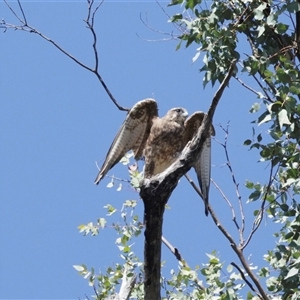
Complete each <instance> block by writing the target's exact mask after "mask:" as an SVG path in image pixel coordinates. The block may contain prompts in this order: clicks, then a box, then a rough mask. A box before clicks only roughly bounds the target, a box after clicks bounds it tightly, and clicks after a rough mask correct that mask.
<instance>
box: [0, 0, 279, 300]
mask: <svg viewBox="0 0 300 300" xmlns="http://www.w3.org/2000/svg"><path fill="white" fill-rule="evenodd" d="M22 3H23V7H24V10H25V13H26V16H27V20H28V23H29V24H31V25H32V26H34V27H36V28H37V29H38V30H39V31H41V32H43V33H44V34H45V35H47V36H49V37H51V38H52V39H53V40H55V41H56V42H57V43H58V44H59V45H60V46H61V47H63V48H64V49H66V50H67V51H68V52H70V53H71V54H72V55H74V56H76V57H77V58H78V59H79V60H81V61H82V62H84V63H86V64H88V65H90V66H93V64H94V56H93V51H92V36H91V33H90V32H89V30H87V29H86V28H85V23H84V22H83V21H82V20H83V19H85V18H86V14H87V4H86V2H85V1H22ZM167 3H168V2H164V1H162V2H161V5H162V6H163V7H165V8H166V5H167ZM206 3H207V5H210V3H209V2H206ZM10 4H11V5H12V6H13V7H14V8H16V9H17V4H16V2H10ZM166 11H167V13H168V14H170V15H171V14H172V13H174V12H180V7H179V6H178V7H175V8H166ZM140 15H141V16H142V18H143V19H144V20H145V21H146V22H148V24H149V26H150V27H152V28H154V29H155V30H157V31H160V32H166V33H171V32H174V33H175V34H176V33H177V32H176V29H175V28H174V27H173V25H172V24H171V23H168V22H167V20H168V17H167V16H166V15H165V14H164V12H163V11H162V10H161V9H160V7H159V6H158V5H157V3H155V1H130V2H129V1H118V2H117V1H106V3H104V4H103V5H102V6H101V8H100V9H99V11H98V13H97V16H96V23H95V29H96V32H97V36H98V51H99V57H100V73H101V75H102V76H103V78H104V80H105V82H106V84H107V85H108V87H109V88H110V90H111V92H112V93H113V95H114V96H115V98H116V99H117V100H118V101H119V103H120V104H121V105H123V106H125V107H131V106H132V105H133V104H134V103H136V102H137V101H139V100H141V99H144V98H147V97H153V98H155V99H156V100H157V102H158V103H159V112H160V115H164V114H165V113H166V112H167V110H169V109H170V108H172V107H176V106H183V107H185V108H186V109H187V110H188V111H189V113H193V112H194V111H196V110H204V111H206V110H207V109H208V107H209V105H210V102H211V100H212V96H213V94H214V92H215V91H216V89H217V87H218V86H216V87H213V88H211V86H209V85H208V86H207V87H206V89H205V90H204V89H203V85H202V78H203V73H199V68H200V67H201V66H202V59H201V58H199V60H198V61H197V62H196V63H194V64H192V57H193V56H194V54H195V49H196V46H192V47H190V48H189V49H184V47H182V49H180V50H179V51H175V48H176V45H177V44H178V41H174V40H173V41H172V40H170V41H161V40H162V39H168V38H170V36H167V35H163V34H159V33H158V32H154V31H152V30H150V29H149V28H148V27H147V26H145V25H144V24H143V23H142V22H141V20H140ZM0 18H4V19H5V20H6V22H8V23H18V21H17V20H16V19H15V18H14V16H13V15H12V14H11V12H10V11H9V10H8V9H7V7H6V6H5V4H4V2H3V1H1V2H0ZM149 40H155V41H149ZM0 43H1V47H0V54H1V55H0V64H1V72H0V101H1V118H0V130H1V147H0V151H1V155H0V164H1V173H0V174H1V181H0V197H1V199H0V246H1V248H0V249H1V250H0V251H1V252H0V254H1V255H0V299H78V298H81V299H83V298H84V297H85V294H86V295H89V296H90V295H92V294H93V290H92V289H91V287H89V286H88V284H87V281H86V280H84V279H83V278H82V277H81V276H79V275H78V273H77V272H76V271H75V269H74V268H73V267H72V265H76V264H82V263H84V264H86V265H87V266H88V267H94V268H95V269H96V270H97V271H99V270H100V271H105V268H106V267H108V266H110V265H113V264H114V263H116V262H122V260H121V259H120V257H119V254H120V253H119V251H118V249H117V247H116V245H115V239H116V237H117V236H116V234H115V231H114V230H113V229H111V228H107V229H105V230H103V231H101V232H100V234H99V235H98V236H97V237H90V236H88V237H84V236H82V234H80V233H79V232H78V229H77V227H78V226H79V225H80V224H83V223H88V222H90V221H93V222H94V221H96V220H97V218H99V217H106V210H105V209H104V208H103V206H104V205H106V204H107V203H111V204H112V205H114V206H115V207H116V208H117V209H121V207H122V202H123V201H124V200H126V199H136V200H138V199H139V196H138V194H136V193H134V192H133V191H132V189H131V188H130V187H129V186H127V185H126V184H125V186H124V187H123V190H122V191H121V192H117V191H116V188H112V189H108V188H106V185H107V183H108V182H109V181H110V180H109V179H104V180H103V182H101V184H100V185H99V186H95V185H94V184H93V180H94V179H95V176H96V174H97V168H96V165H95V161H98V162H99V163H100V164H101V162H102V160H103V159H104V158H105V155H106V152H107V150H108V148H109V146H110V144H111V142H112V140H113V138H114V136H115V134H116V132H117V131H118V128H119V127H120V125H121V124H122V122H123V120H124V118H125V113H124V112H120V111H118V110H117V108H116V107H115V106H114V105H113V104H112V102H111V100H110V99H109V97H108V96H107V95H106V93H105V92H104V90H103V88H102V87H101V86H100V83H99V82H98V81H97V79H96V77H95V76H94V75H93V74H92V73H89V72H88V71H86V70H85V69H83V68H81V67H80V66H78V65H76V64H75V63H74V62H73V61H71V60H70V59H69V58H67V57H66V56H65V55H63V54H62V53H60V52H59V51H58V50H57V49H56V48H54V47H53V46H52V45H51V44H50V43H47V42H46V41H44V40H42V39H41V38H39V37H38V36H37V35H34V34H29V33H25V32H20V31H13V30H8V31H7V32H5V33H4V32H3V30H2V32H1V34H0ZM245 80H247V77H245ZM256 101H258V100H257V99H256V96H255V95H254V94H251V93H250V92H249V91H248V90H246V89H245V88H243V87H241V86H240V85H239V84H238V83H237V82H236V81H235V80H234V79H232V80H231V83H230V88H228V89H226V90H225V92H224V95H223V97H222V99H221V102H220V105H219V106H218V108H217V111H216V114H215V117H214V125H215V127H216V132H217V135H216V139H217V140H219V141H221V142H223V141H224V132H223V131H222V130H221V129H220V127H219V124H221V125H222V126H225V127H226V124H227V122H228V121H230V127H229V130H230V135H229V142H228V143H229V144H228V148H229V149H228V150H229V155H230V157H231V163H232V167H233V169H234V172H235V175H236V179H237V181H238V182H239V184H240V188H241V195H242V201H243V203H244V204H245V206H246V207H245V210H246V217H247V220H246V226H247V227H246V232H247V233H249V231H250V228H251V225H252V221H253V215H252V211H253V210H254V209H258V207H259V203H252V204H248V205H246V201H247V197H248V195H249V191H248V190H246V189H245V188H244V187H243V185H244V183H245V180H246V179H248V180H251V181H255V182H256V181H260V180H262V181H263V183H265V182H266V180H267V176H266V175H267V174H268V169H267V165H266V164H259V163H257V161H258V159H259V156H258V153H257V152H256V151H255V150H253V151H248V149H247V147H245V146H243V142H244V140H246V139H247V138H251V135H252V126H256V125H253V124H250V122H251V121H252V120H254V119H255V118H256V116H255V115H251V114H250V113H249V109H250V107H251V105H252V104H253V103H254V102H256ZM255 129H256V131H258V132H261V131H263V130H264V129H263V128H260V127H258V128H256V127H255ZM225 163H226V160H225V156H224V151H223V148H222V147H221V146H220V145H219V144H218V143H217V142H216V141H213V150H212V178H213V179H214V180H215V181H216V182H217V183H218V185H219V186H220V187H221V188H222V190H223V191H224V193H225V194H226V195H227V197H229V198H230V200H231V201H232V203H233V205H234V206H235V207H238V202H237V197H236V193H235V189H234V186H233V184H232V180H231V177H230V174H229V172H228V169H227V167H226V166H225ZM190 173H191V174H192V176H193V177H194V178H195V176H194V173H193V170H191V171H190ZM109 174H110V175H116V176H118V177H125V178H126V176H127V171H126V168H124V167H123V166H122V165H118V166H116V167H115V168H114V169H113V170H112V171H110V172H109ZM210 201H211V204H212V207H213V209H214V210H215V211H216V214H217V215H218V217H219V218H220V220H221V222H222V223H223V224H224V225H225V227H226V228H227V229H228V230H229V231H230V233H231V234H232V235H233V237H234V238H235V239H236V240H237V239H238V233H237V230H236V229H235V227H234V224H233V222H232V220H231V219H232V216H231V211H230V209H229V208H228V206H227V205H226V203H225V201H224V200H223V198H222V196H221V195H220V193H219V192H218V191H217V190H216V188H215V187H214V186H213V185H212V186H211V192H210ZM168 204H169V205H170V207H171V209H170V210H167V211H166V213H165V220H164V235H165V236H166V238H167V239H169V241H170V242H171V243H173V245H174V246H176V247H178V248H179V250H180V252H181V253H182V255H183V256H184V258H185V259H186V261H187V262H188V264H189V265H190V266H191V267H195V266H196V265H201V264H203V263H206V262H207V261H208V258H207V256H206V253H211V252H212V251H213V250H217V253H218V255H219V256H220V259H221V261H223V262H224V276H226V274H227V273H226V267H227V265H228V264H229V263H230V262H231V261H235V262H237V263H238V260H237V258H236V256H235V255H234V254H233V253H232V249H231V247H230V245H229V244H228V242H227V240H225V238H224V237H223V235H222V234H221V233H220V232H219V230H218V229H217V228H216V226H215V225H214V223H213V221H212V219H211V217H205V216H204V207H203V202H202V200H201V199H199V198H198V196H197V195H196V193H195V192H194V191H193V189H192V188H191V187H190V186H189V185H188V183H187V182H186V180H185V178H182V180H181V181H180V183H179V185H178V187H177V188H176V190H175V191H174V193H173V195H172V197H171V198H170V200H169V203H168ZM142 211H143V207H142V202H141V201H139V207H138V208H137V213H138V214H139V215H140V218H141V219H142ZM237 216H238V220H240V219H239V215H237ZM117 218H118V217H117ZM117 220H118V219H117ZM272 228H274V227H273V225H272V221H271V220H264V221H263V223H262V226H261V228H260V229H259V230H258V232H257V233H256V235H255V236H254V237H253V239H252V241H251V243H250V245H249V246H248V247H247V248H246V250H245V253H246V255H247V257H249V258H250V262H251V263H253V264H254V265H257V264H262V262H263V259H262V255H263V254H264V253H266V252H267V249H272V248H273V247H274V246H275V241H274V238H273V237H272V234H271V232H272V230H271V229H272ZM135 243H136V245H135V248H134V249H135V250H136V251H137V253H138V254H139V255H140V257H141V258H142V252H143V250H142V245H143V235H141V236H140V237H139V238H138V239H136V240H135ZM162 259H163V260H166V261H167V265H166V266H165V267H164V271H163V272H164V275H165V276H167V275H168V274H169V271H170V269H171V268H174V269H175V270H177V262H176V259H175V258H174V257H173V256H172V255H171V254H170V253H169V251H168V249H166V247H164V246H163V258H162ZM245 291H247V289H245Z"/></svg>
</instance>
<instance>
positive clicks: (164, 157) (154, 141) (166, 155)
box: [95, 99, 215, 215]
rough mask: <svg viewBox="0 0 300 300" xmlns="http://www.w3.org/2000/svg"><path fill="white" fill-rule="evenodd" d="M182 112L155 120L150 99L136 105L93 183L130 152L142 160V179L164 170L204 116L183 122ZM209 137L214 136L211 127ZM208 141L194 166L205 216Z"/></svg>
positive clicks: (184, 113)
mask: <svg viewBox="0 0 300 300" xmlns="http://www.w3.org/2000/svg"><path fill="white" fill-rule="evenodd" d="M187 116H188V112H187V110H186V109H184V108H181V107H177V108H172V109H170V110H169V111H168V112H167V114H166V115H165V116H164V117H162V118H159V117H158V107H157V103H156V101H155V100H153V99H145V100H142V101H139V102H137V103H136V104H135V105H134V106H133V107H132V109H131V110H130V111H129V113H128V115H127V116H126V119H125V121H124V123H123V125H122V126H121V128H120V129H119V132H118V134H117V135H116V137H115V139H114V141H113V143H112V145H111V146H110V148H109V150H108V153H107V155H106V158H105V161H104V163H103V165H102V167H101V169H100V171H99V173H98V175H97V178H96V179H95V184H99V182H100V181H101V179H102V178H103V177H104V176H105V175H106V174H107V172H108V171H109V170H110V169H111V168H112V167H113V166H115V165H116V164H117V163H118V162H119V161H120V160H121V158H122V157H123V156H124V155H125V154H126V152H128V151H129V150H132V151H133V153H134V157H135V159H136V160H138V159H141V158H142V157H144V159H145V169H144V177H145V178H151V177H152V176H154V175H156V174H158V173H161V172H163V171H164V170H166V169H167V168H168V167H169V166H170V165H171V164H172V163H173V162H174V161H175V160H176V159H177V157H178V156H179V155H180V153H181V151H182V150H183V148H184V147H185V146H186V144H187V143H188V142H189V141H190V140H192V138H193V137H194V135H195V134H196V133H197V131H198V128H199V127H200V125H201V123H202V120H203V118H204V116H205V114H204V113H203V112H195V113H194V114H193V115H191V116H190V117H189V118H187ZM210 133H211V135H215V131H214V128H213V126H211V130H210ZM210 166H211V141H210V138H208V139H207V140H206V142H205V145H204V146H203V150H202V153H201V155H200V158H199V160H198V161H197V162H196V164H195V165H194V168H195V170H196V173H197V177H198V181H199V184H200V187H201V191H202V195H203V199H204V202H205V214H206V215H208V210H207V204H208V191H209V185H210Z"/></svg>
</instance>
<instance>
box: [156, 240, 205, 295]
mask: <svg viewBox="0 0 300 300" xmlns="http://www.w3.org/2000/svg"><path fill="white" fill-rule="evenodd" d="M161 240H162V242H163V243H164V244H165V245H166V246H167V248H168V249H169V250H170V251H171V252H172V253H173V254H174V256H175V257H176V259H177V260H178V261H180V262H181V263H182V265H183V267H187V268H189V265H188V264H187V262H186V261H185V260H184V259H183V257H182V256H181V254H180V253H179V250H178V248H175V247H173V245H172V244H171V243H170V242H169V241H168V240H167V239H166V238H165V237H164V236H162V237H161ZM195 283H196V284H197V286H198V287H199V288H200V289H201V290H204V289H205V287H204V286H203V285H202V283H201V281H200V280H199V279H198V278H197V279H196V280H195Z"/></svg>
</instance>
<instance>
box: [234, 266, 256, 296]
mask: <svg viewBox="0 0 300 300" xmlns="http://www.w3.org/2000/svg"><path fill="white" fill-rule="evenodd" d="M231 265H232V266H234V267H235V268H236V269H238V271H239V272H240V274H241V276H242V278H243V280H244V281H245V282H246V284H247V285H248V286H249V288H250V289H251V290H252V291H253V292H254V293H256V295H257V296H258V297H259V298H261V297H260V295H259V293H258V292H257V291H256V290H255V289H254V287H253V286H252V284H251V283H250V281H249V280H248V279H247V278H246V276H245V274H244V272H243V271H242V269H241V268H240V267H239V266H238V265H237V264H236V263H234V262H231Z"/></svg>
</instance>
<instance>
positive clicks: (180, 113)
mask: <svg viewBox="0 0 300 300" xmlns="http://www.w3.org/2000/svg"><path fill="white" fill-rule="evenodd" d="M187 116H188V112H187V110H186V109H185V108H182V107H175V108H172V109H170V110H169V111H168V113H167V115H166V117H168V118H169V119H170V120H172V121H174V122H177V123H179V124H183V123H184V121H185V120H186V118H187Z"/></svg>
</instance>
